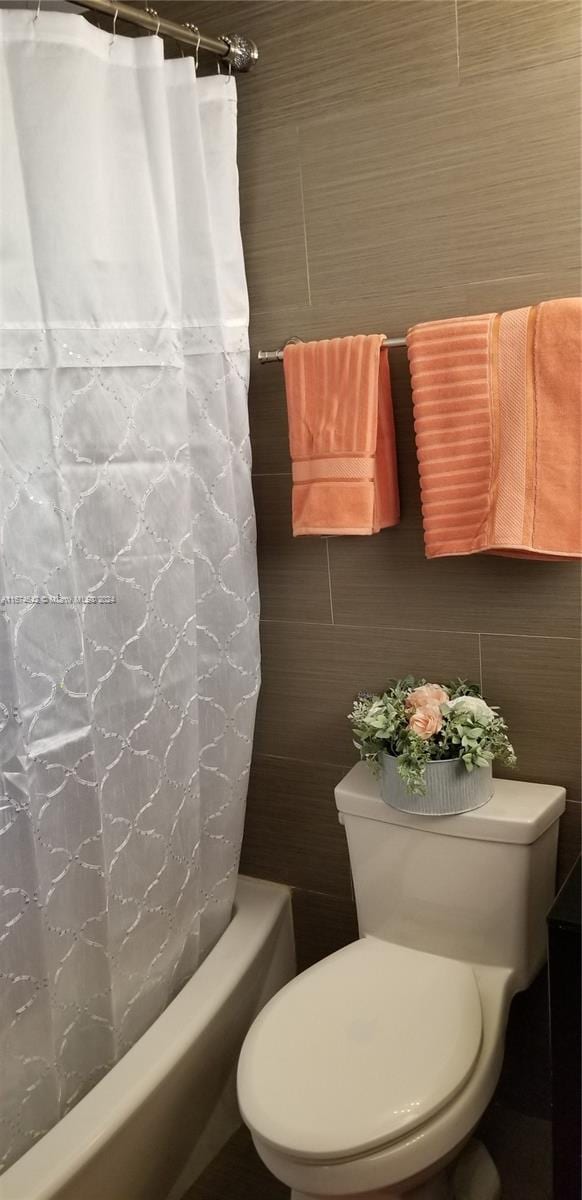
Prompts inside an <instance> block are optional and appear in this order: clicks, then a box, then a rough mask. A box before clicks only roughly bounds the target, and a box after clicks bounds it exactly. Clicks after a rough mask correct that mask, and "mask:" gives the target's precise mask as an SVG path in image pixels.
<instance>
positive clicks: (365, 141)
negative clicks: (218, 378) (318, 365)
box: [163, 0, 581, 1108]
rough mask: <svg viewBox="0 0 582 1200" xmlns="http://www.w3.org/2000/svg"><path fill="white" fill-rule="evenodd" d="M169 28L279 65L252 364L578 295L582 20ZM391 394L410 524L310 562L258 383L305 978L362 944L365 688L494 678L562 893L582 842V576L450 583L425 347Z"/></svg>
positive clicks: (253, 817) (264, 815) (267, 642)
mask: <svg viewBox="0 0 582 1200" xmlns="http://www.w3.org/2000/svg"><path fill="white" fill-rule="evenodd" d="M163 7H164V15H168V16H170V15H172V16H174V15H177V16H178V19H180V20H187V19H191V20H196V21H197V22H198V24H199V25H200V26H201V28H203V29H204V28H206V29H210V30H215V31H216V30H218V29H220V30H223V29H230V30H233V29H234V30H237V29H240V30H241V31H243V32H247V33H249V34H250V35H251V36H253V37H254V38H255V39H256V40H257V42H258V44H259V47H260V52H261V61H260V65H259V67H258V68H257V70H256V72H255V73H254V75H251V76H248V77H246V78H242V79H241V80H240V82H239V123H240V150H239V161H240V174H241V204H242V221H243V237H244V243H245V253H246V261H247V270H248V279H249V287H250V294H251V338H252V347H253V354H255V353H256V351H257V350H258V349H259V348H261V349H267V348H272V347H276V346H278V345H280V344H281V343H282V341H284V340H285V339H286V338H287V337H289V336H291V335H292V334H297V335H299V336H301V337H303V338H317V337H324V336H330V335H336V334H338V335H341V334H345V333H355V332H367V331H376V330H383V331H386V332H388V333H390V334H392V335H396V334H401V333H403V332H404V331H405V330H406V327H407V326H408V325H409V324H411V323H413V322H415V321H420V320H424V319H428V318H442V317H446V316H448V315H456V314H460V313H466V314H468V313H477V312H484V311H490V310H491V309H494V310H498V309H503V308H507V307H516V306H519V305H522V304H529V303H532V302H535V301H538V300H542V299H547V298H550V297H552V296H557V295H574V294H577V293H579V291H580V236H579V226H580V112H579V109H580V68H581V60H580V53H581V45H580V31H581V10H580V4H579V2H578V0H457V2H455V0H358V2H355V3H354V2H352V0H286V2H285V0H266V2H259V0H256V2H255V0H237V2H223V0H214V3H213V2H212V0H204V2H202V3H194V2H193V0H185V2H183V3H170V2H166V3H164V6H163ZM391 373H392V384H393V392H394V402H395V410H396V424H397V436H398V453H399V470H400V481H401V496H402V509H403V511H402V522H401V524H400V526H399V527H398V528H397V529H394V530H387V531H385V532H383V533H381V534H380V535H378V536H376V537H372V538H361V539H360V538H337V539H329V540H327V539H309V538H305V539H298V540H293V538H292V537H291V533H290V521H289V494H290V475H289V454H288V447H287V428H286V415H285V400H284V393H283V378H282V370H281V368H280V367H279V366H266V367H260V368H259V367H258V366H256V365H253V368H252V382H251V392H250V410H251V422H252V441H253V452H254V473H255V497H256V505H257V516H258V525H259V562H260V572H261V592H262V615H263V625H262V646H263V673H264V684H263V690H262V696H261V702H260V708H259V714H258V720H257V731H256V742H255V758H254V767H253V772H252V779H251V786H250V793H249V802H248V816H247V824H246V835H245V842H244V848H243V858H242V868H243V870H245V871H247V872H249V873H251V874H256V875H261V876H265V877H267V878H270V879H278V880H282V881H285V882H287V883H289V884H291V885H292V886H293V887H294V889H295V911H296V925H297V934H298V946H299V955H300V961H301V964H302V965H304V964H306V963H308V962H310V961H312V960H313V959H316V958H318V957H320V956H321V955H323V954H327V953H329V951H330V950H331V949H333V948H335V947H336V946H338V945H340V944H342V943H343V942H344V941H346V940H349V939H351V938H352V937H354V936H355V931H356V926H355V916H354V907H353V901H352V895H351V886H350V875H349V867H348V862H347V857H346V851H345V845H344V839H343V833H342V830H341V829H340V827H339V826H338V824H337V821H336V815H335V808H334V803H333V795H332V789H333V785H334V783H335V782H336V781H337V780H338V779H339V778H340V777H341V775H342V774H343V773H344V771H345V769H346V767H347V766H349V765H350V763H351V762H352V761H353V759H354V751H353V749H352V747H351V745H350V735H349V730H348V725H347V722H346V719H345V714H346V712H347V711H348V707H349V705H350V702H351V699H352V696H353V694H354V693H355V692H356V691H357V690H358V689H359V688H360V687H362V686H368V687H375V686H380V685H381V684H382V683H383V682H385V681H386V680H387V679H389V678H390V677H391V676H394V675H398V674H401V673H405V672H407V671H416V672H418V673H422V674H426V675H427V676H429V677H433V676H434V677H438V676H439V675H441V674H444V675H446V676H451V675H454V674H459V675H464V676H469V677H471V678H474V679H476V680H477V681H481V682H482V684H483V687H484V689H485V692H486V695H487V697H488V698H489V699H490V700H491V701H492V702H493V703H495V704H498V705H500V706H501V708H502V711H503V712H504V713H505V714H506V715H507V718H508V720H509V723H510V725H511V728H512V732H513V735H514V741H515V744H516V748H517V752H518V755H519V768H518V772H517V774H518V778H520V779H532V780H539V781H548V782H555V783H562V784H564V785H565V786H566V787H567V789H568V797H569V801H568V811H567V816H566V819H565V820H564V821H563V825H562V838H561V845H560V867H559V869H560V876H563V874H564V872H565V871H566V870H567V868H568V866H569V865H570V864H571V862H572V861H573V858H574V857H575V855H576V852H577V847H578V845H579V839H580V824H579V819H578V817H579V813H580V806H579V802H580V799H581V795H580V714H579V632H580V573H579V570H578V566H577V565H575V564H558V563H553V564H552V563H547V564H546V563H531V562H521V561H518V560H508V559H495V558H487V557H486V556H480V557H479V556H477V557H474V558H467V559H450V560H441V561H436V562H427V561H426V559H425V558H424V555H423V543H422V529H421V523H420V509H419V495H418V477H417V467H416V459H415V454H414V446H413V435H412V420H411V402H410V382H409V375H408V369H407V363H406V356H405V353H404V352H403V351H396V352H394V354H393V356H392V360H391ZM564 433H565V436H567V431H566V430H565V431H564ZM532 1004H533V1001H532ZM541 1008H542V1009H543V1005H542V1006H541ZM534 1009H535V1011H533V1010H532V1011H533V1017H532V1020H535V1019H537V1018H536V1013H537V1012H538V1009H540V1005H539V1003H538V1002H537V1001H536V1004H535V1005H534ZM520 1011H521V1010H520ZM521 1017H522V1018H523V1014H521ZM544 1022H545V1018H544V1017H543V1015H542V1016H541V1017H539V1020H538V1029H539V1037H540V1038H543V1036H544V1028H545V1025H544ZM520 1053H521V1052H520V1051H519V1049H518V1051H516V1054H517V1061H518V1067H517V1068H516V1069H517V1070H518V1075H519V1070H521V1067H520V1061H521V1060H520ZM524 1053H525V1052H524ZM508 1087H509V1090H512V1085H511V1087H510V1085H508ZM515 1091H516V1089H515V1088H513V1090H512V1100H513V1102H514V1105H515V1103H516V1101H515ZM517 1091H519V1088H517ZM536 1094H537V1093H536ZM540 1103H541V1102H540ZM530 1107H531V1105H530ZM536 1107H537V1108H539V1107H540V1106H539V1105H537V1102H536V1104H534V1108H536Z"/></svg>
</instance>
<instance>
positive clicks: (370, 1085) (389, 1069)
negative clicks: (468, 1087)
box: [238, 937, 482, 1160]
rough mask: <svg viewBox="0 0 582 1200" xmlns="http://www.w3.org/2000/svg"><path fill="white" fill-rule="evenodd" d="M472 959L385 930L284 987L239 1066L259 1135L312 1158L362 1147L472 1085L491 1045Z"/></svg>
mask: <svg viewBox="0 0 582 1200" xmlns="http://www.w3.org/2000/svg"><path fill="white" fill-rule="evenodd" d="M481 1033H482V1019H481V1002H480V998H479V991H478V988H477V983H476V980H475V976H474V974H473V971H472V970H471V968H470V967H469V966H468V965H467V964H465V963H460V962H457V961H456V960H454V959H446V958H440V957H439V956H437V955H433V954H425V953H422V952H421V951H418V950H408V949H405V948H404V947H402V946H396V945H393V944H390V943H387V942H382V941H380V940H379V939H377V938H374V937H366V938H362V939H361V940H360V941H358V942H354V943H353V944H352V945H350V946H347V947H345V949H343V950H340V951H338V953H337V954H333V955H331V956H330V957H329V958H326V959H324V960H323V961H322V962H319V963H316V965H315V966H314V967H311V968H310V970H309V971H306V972H305V973H304V974H303V975H300V976H298V977H297V979H295V980H293V981H292V982H291V983H290V984H288V985H287V986H286V987H285V988H283V990H282V991H280V992H278V993H277V995H275V996H274V997H273V999H272V1000H271V1001H270V1003H269V1004H268V1005H267V1006H266V1007H265V1008H264V1009H263V1011H262V1012H261V1013H260V1015H259V1016H258V1018H257V1020H256V1021H255V1022H254V1025H253V1026H252V1028H251V1030H250V1032H249V1034H248V1035H247V1038H246V1041H245V1043H244V1046H243V1049H242V1052H241V1057H240V1061H239V1070H238V1092H239V1103H240V1108H241V1113H242V1115H243V1118H244V1120H245V1122H246V1123H247V1125H248V1126H249V1127H250V1129H251V1130H252V1131H253V1132H254V1133H255V1134H257V1135H258V1137H259V1138H261V1139H263V1140H264V1141H265V1142H268V1143H269V1144H270V1145H271V1146H273V1147H275V1148H276V1149H278V1150H280V1151H282V1152H286V1153H288V1154H289V1155H294V1156H296V1157H299V1158H301V1157H303V1158H307V1159H309V1160H318V1159H326V1158H328V1159H331V1158H334V1159H337V1158H342V1157H345V1158H347V1157H351V1156H356V1155H358V1154H361V1153H364V1152H366V1151H368V1150H371V1149H374V1148H377V1147H379V1146H383V1145H386V1144H388V1143H390V1142H391V1141H394V1140H395V1139H396V1138H398V1137H401V1136H402V1135H403V1134H405V1133H407V1132H409V1131H410V1130H412V1129H414V1128H415V1127H416V1126H418V1125H420V1124H422V1123H423V1122H424V1121H426V1120H427V1119H428V1118H429V1117H431V1116H432V1115H433V1114H434V1113H436V1112H438V1110H439V1109H441V1108H443V1107H444V1106H445V1105H446V1104H447V1103H448V1101H449V1100H451V1098H452V1097H453V1096H454V1095H455V1094H456V1093H457V1092H458V1091H459V1090H460V1089H461V1088H462V1087H463V1084H464V1083H465V1081H466V1080H467V1078H468V1077H469V1076H470V1075H471V1073H472V1071H473V1068H474V1065H475V1061H476V1059H477V1056H478V1054H479V1049H480V1045H481Z"/></svg>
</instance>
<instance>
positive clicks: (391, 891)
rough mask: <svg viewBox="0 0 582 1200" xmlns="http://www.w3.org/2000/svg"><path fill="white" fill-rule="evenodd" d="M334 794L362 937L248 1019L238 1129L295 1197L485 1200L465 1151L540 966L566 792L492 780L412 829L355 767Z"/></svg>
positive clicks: (484, 1170) (475, 1155) (481, 1155)
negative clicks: (482, 799) (450, 813)
mask: <svg viewBox="0 0 582 1200" xmlns="http://www.w3.org/2000/svg"><path fill="white" fill-rule="evenodd" d="M335 795H336V803H337V807H338V810H339V819H340V821H341V822H343V824H344V825H345V828H346V832H347V837H348V847H349V853H350V860H351V866H352V873H353V879H354V888H355V895H356V903H357V909H358V924H359V929H360V939H359V940H358V941H357V942H354V943H352V945H350V946H346V947H345V948H344V949H343V950H339V951H338V952H337V953H336V954H332V955H330V957H329V958H327V959H324V960H323V961H322V962H318V963H316V964H315V966H313V967H311V968H310V969H309V970H308V971H305V972H304V973H303V974H302V975H299V976H298V977H297V978H296V979H294V980H293V981H292V982H291V983H289V984H287V986H286V987H284V988H283V989H282V991H280V992H278V993H277V995H276V996H275V997H274V998H273V999H272V1000H271V1001H270V1003H269V1004H268V1005H267V1006H266V1008H264V1009H263V1011H262V1012H261V1014H260V1015H259V1017H258V1018H257V1020H256V1021H255V1022H254V1024H253V1026H252V1028H251V1029H250V1031H249V1033H248V1035H247V1038H246V1040H245V1043H244V1045H243V1049H242V1052H241V1056H240V1061H239V1068H238V1095H239V1104H240V1110H241V1114H242V1117H243V1120H244V1121H245V1123H246V1124H247V1125H248V1127H249V1129H250V1131H251V1133H252V1136H253V1141H254V1143H255V1146H256V1149H257V1151H258V1153H259V1155H260V1157H261V1158H262V1159H263V1162H264V1163H265V1164H266V1165H267V1167H269V1169H270V1170H271V1171H272V1173H273V1175H275V1176H277V1178H278V1179H280V1180H282V1181H283V1182H284V1183H286V1184H287V1185H288V1187H289V1188H291V1189H292V1198H293V1200H319V1198H320V1197H328V1198H329V1197H335V1198H339V1197H342V1198H343V1200H348V1198H350V1197H351V1198H352V1200H355V1198H356V1197H357V1198H358V1200H393V1198H395V1197H396V1198H397V1197H400V1196H406V1197H407V1198H408V1200H448V1198H454V1200H495V1198H496V1197H497V1196H499V1195H500V1192H499V1180H498V1177H497V1172H496V1170H495V1167H494V1165H493V1163H492V1161H491V1159H490V1158H489V1156H488V1154H487V1152H486V1151H485V1149H484V1147H482V1146H480V1144H479V1143H478V1142H475V1141H470V1140H469V1139H470V1138H471V1133H472V1131H473V1130H474V1128H475V1126H476V1125H477V1123H478V1121H479V1119H480V1117H481V1116H482V1114H483V1111H484V1109H485V1107H486V1105H487V1104H488V1102H489V1100H490V1098H491V1095H492V1093H493V1090H494V1088H495V1084H496V1082H497V1079H498V1077H499V1072H500V1069H501V1064H502V1060H503V1046H504V1037H505V1028H506V1023H507V1016H508V1011H509V1005H510V1002H511V999H512V997H513V995H514V994H515V992H517V991H520V990H521V989H523V988H525V987H527V986H528V984H529V983H531V981H532V980H533V978H534V976H535V975H536V973H537V971H538V970H539V968H540V967H541V965H542V964H543V962H544V959H545V952H546V931H545V916H546V913H547V910H548V908H549V907H550V903H551V900H552V897H553V895H554V876H555V867H556V847H557V837H558V821H559V817H560V814H561V813H562V812H563V811H564V801H565V793H564V789H563V788H560V787H550V786H546V785H541V784H533V783H517V782H514V781H509V780H504V779H499V780H496V781H495V794H494V796H493V798H492V800H491V801H490V802H489V803H488V804H486V805H485V806H484V807H483V808H480V809H476V810H474V811H473V812H469V813H463V814H462V815H459V816H454V817H417V816H413V815H409V814H408V813H401V812H398V811H397V810H396V809H392V808H389V807H388V806H387V805H386V804H384V803H383V802H382V800H381V799H380V796H379V791H378V786H377V784H376V782H375V780H374V779H373V777H372V776H371V774H370V772H369V770H368V768H367V767H366V766H365V764H363V763H359V764H358V765H357V766H356V767H354V768H353V769H352V770H351V771H350V772H349V774H348V775H347V776H346V778H345V779H344V780H342V782H341V783H340V784H339V785H338V787H337V788H336V792H335ZM306 852H307V850H306Z"/></svg>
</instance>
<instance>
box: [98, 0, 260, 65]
mask: <svg viewBox="0 0 582 1200" xmlns="http://www.w3.org/2000/svg"><path fill="white" fill-rule="evenodd" d="M74 2H75V3H79V4H82V5H83V8H90V9H92V10H93V11H94V12H102V13H107V14H108V16H111V17H113V19H114V20H115V19H116V17H118V18H119V20H120V21H129V23H130V24H131V25H139V26H140V27H141V28H142V29H149V30H151V32H152V33H156V34H159V35H160V37H166V38H171V39H172V41H174V42H179V43H183V44H184V45H187V46H193V47H194V49H199V50H208V51H209V52H210V53H211V54H217V55H218V57H219V58H221V59H222V60H223V62H226V63H228V64H229V65H230V66H232V67H233V68H234V70H235V71H250V70H251V67H253V66H254V65H255V63H256V61H257V59H258V57H259V51H258V49H257V46H256V45H255V43H254V42H253V41H251V38H247V37H244V35H243V34H240V33H230V34H227V33H224V34H222V35H221V36H220V37H216V38H214V37H209V36H208V35H207V34H205V33H199V32H198V30H197V27H196V26H195V25H178V24H176V22H175V21H166V20H165V18H164V17H160V16H158V14H157V12H156V10H155V9H153V8H146V9H139V8H134V7H133V5H131V4H121V3H120V4H117V3H116V0H74Z"/></svg>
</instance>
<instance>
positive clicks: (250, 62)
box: [220, 33, 259, 71]
mask: <svg viewBox="0 0 582 1200" xmlns="http://www.w3.org/2000/svg"><path fill="white" fill-rule="evenodd" d="M220 39H221V41H223V42H226V44H227V46H228V54H226V55H225V60H226V62H228V63H232V66H233V67H234V69H235V71H251V70H252V68H253V67H254V65H255V63H256V62H257V61H258V57H259V50H258V47H257V45H256V43H255V42H253V41H252V39H251V38H247V37H244V35H243V34H242V33H221V35H220Z"/></svg>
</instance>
